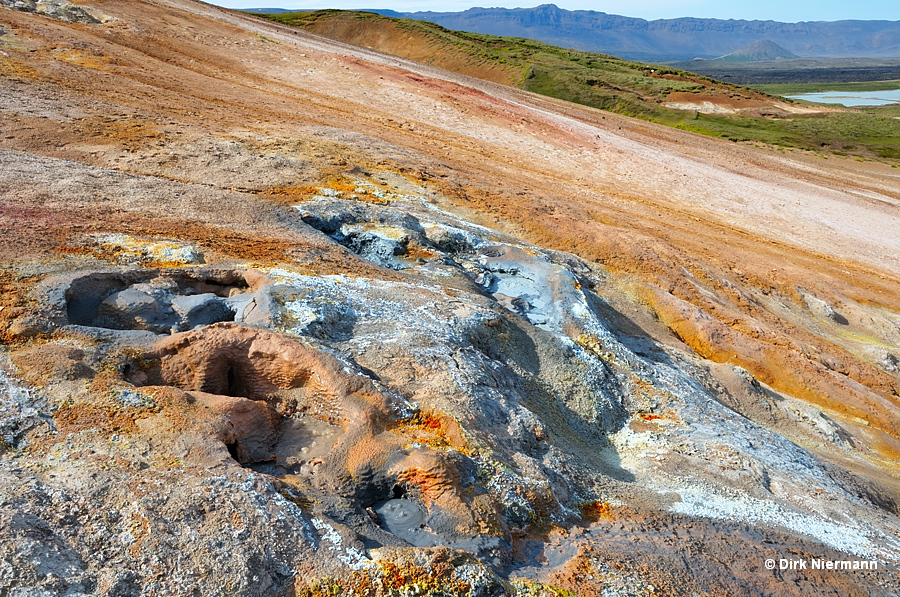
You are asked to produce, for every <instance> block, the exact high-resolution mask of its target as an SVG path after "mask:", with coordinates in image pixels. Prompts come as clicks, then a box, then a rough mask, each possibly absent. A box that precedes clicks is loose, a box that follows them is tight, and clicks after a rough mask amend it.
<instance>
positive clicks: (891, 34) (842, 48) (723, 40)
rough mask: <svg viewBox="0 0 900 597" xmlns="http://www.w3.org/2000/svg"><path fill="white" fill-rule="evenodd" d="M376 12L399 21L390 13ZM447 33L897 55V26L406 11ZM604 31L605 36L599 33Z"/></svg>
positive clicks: (683, 50)
mask: <svg viewBox="0 0 900 597" xmlns="http://www.w3.org/2000/svg"><path fill="white" fill-rule="evenodd" d="M373 12H378V13H379V14H386V15H387V14H388V12H390V15H389V16H397V14H396V13H395V11H380V10H376V11H373ZM401 14H402V16H403V17H406V18H410V19H415V20H427V21H431V22H434V23H437V24H439V25H441V26H443V27H447V28H448V29H456V30H464V31H472V32H476V33H486V34H493V35H511V36H519V37H529V38H533V39H537V40H540V41H544V42H547V43H552V44H554V45H561V46H564V47H571V48H574V49H578V50H585V51H591V52H602V53H607V54H613V55H616V56H621V57H623V58H629V59H632V60H691V59H693V58H717V57H719V56H724V55H726V54H729V53H731V52H734V51H736V50H738V49H740V48H742V47H744V46H746V45H748V44H750V43H752V42H754V41H758V40H760V39H768V40H771V41H772V42H773V43H776V44H778V45H780V46H782V47H784V48H785V49H786V50H788V51H790V52H792V53H794V54H797V55H798V56H805V57H810V56H822V57H851V56H852V57H878V58H888V57H895V56H900V22H898V21H886V20H885V21H861V20H844V21H803V22H799V23H781V22H778V21H759V20H756V21H747V20H737V19H728V20H725V19H705V18H695V17H682V18H678V19H658V20H652V21H648V20H646V19H640V18H635V17H626V16H622V15H614V14H608V13H604V12H598V11H590V10H576V11H569V10H565V9H562V8H559V7H558V6H556V5H554V4H543V5H541V6H537V7H534V8H513V9H508V8H479V7H475V8H470V9H468V10H465V11H462V12H406V13H401ZM600 31H602V35H600V34H599V33H598V32H600Z"/></svg>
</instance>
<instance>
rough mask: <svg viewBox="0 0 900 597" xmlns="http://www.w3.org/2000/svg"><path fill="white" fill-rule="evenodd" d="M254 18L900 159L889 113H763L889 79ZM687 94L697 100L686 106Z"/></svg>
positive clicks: (643, 114)
mask: <svg viewBox="0 0 900 597" xmlns="http://www.w3.org/2000/svg"><path fill="white" fill-rule="evenodd" d="M257 16H260V17H265V18H268V19H271V20H274V21H277V22H279V23H283V24H285V25H291V26H296V27H302V28H305V29H310V30H312V31H315V32H317V33H322V34H328V32H329V31H335V30H339V28H327V27H324V26H326V25H329V24H333V23H329V21H330V20H334V19H339V20H344V21H345V22H349V23H352V24H357V25H358V24H359V23H361V22H362V23H365V22H367V21H369V22H379V23H380V24H381V25H393V26H394V27H395V28H396V30H397V31H398V33H401V32H402V33H403V34H404V37H405V38H407V39H405V40H403V41H402V42H401V40H400V39H399V37H400V36H399V35H398V41H397V44H396V49H395V51H394V52H393V53H396V54H398V55H400V56H403V55H404V54H403V51H404V50H403V47H404V44H408V43H409V39H408V38H409V34H413V36H414V37H415V36H419V39H420V40H421V41H422V42H423V44H427V46H428V47H429V48H431V51H433V53H434V56H435V58H434V59H430V60H428V62H430V63H433V64H441V63H440V62H439V61H438V60H437V58H440V57H446V56H455V57H456V58H459V59H458V60H456V61H455V62H454V65H455V66H453V68H454V69H455V70H458V71H459V72H463V73H467V72H472V71H467V68H468V67H469V66H472V67H478V66H494V67H500V68H502V69H504V70H505V71H506V72H508V73H509V74H510V75H509V80H508V83H509V84H511V85H514V86H517V87H520V88H522V89H525V90H528V91H533V92H535V93H540V94H543V95H547V96H550V97H555V98H558V99H562V100H566V101H570V102H575V103H578V104H582V105H586V106H591V107H594V108H600V109H602V110H607V111H610V112H615V113H618V114H623V115H626V116H633V117H637V118H641V119H644V120H648V121H651V122H657V123H660V124H664V125H667V126H672V127H676V128H680V129H683V130H688V131H693V132H696V133H701V134H704V135H710V136H714V137H720V138H723V139H729V140H732V141H736V142H752V143H765V144H770V145H777V146H781V147H783V148H799V149H805V150H810V151H816V152H826V153H836V154H839V155H854V156H860V157H865V158H877V159H886V160H900V119H898V118H896V116H898V115H900V107H898V106H884V107H876V108H860V109H853V110H839V111H828V112H819V113H809V114H795V113H789V112H785V111H783V110H778V109H774V108H771V107H766V106H767V105H768V106H772V105H773V104H774V103H775V102H776V101H777V100H778V99H779V98H777V97H773V96H771V95H767V93H779V94H787V93H803V92H815V91H821V90H826V91H830V90H841V91H843V90H853V91H861V90H872V91H877V90H883V89H895V88H896V86H897V82H884V83H844V84H819V83H816V84H807V85H800V84H798V85H768V86H756V87H755V89H751V88H749V87H742V86H738V85H732V84H729V83H723V82H720V81H715V80H713V79H710V78H708V77H704V76H702V75H697V74H694V73H690V72H687V71H684V70H681V69H677V68H672V67H667V66H658V65H651V64H643V63H639V62H632V61H629V60H623V59H620V58H616V57H614V56H608V55H605V54H595V53H591V52H581V51H577V50H572V49H565V48H560V47H557V46H552V45H550V44H546V43H543V42H539V41H535V40H531V39H524V38H518V37H499V36H495V35H484V34H479V33H468V32H459V31H450V30H448V29H444V28H443V27H441V26H439V25H435V24H433V23H428V22H426V21H415V20H411V19H394V18H390V17H384V16H381V15H378V14H375V13H366V12H349V11H340V10H321V11H308V12H290V13H280V14H257ZM331 35H336V34H334V33H331ZM338 39H339V38H338ZM339 40H340V39H339ZM340 41H349V40H347V39H343V40H340ZM459 65H462V66H459ZM677 92H681V93H682V94H689V95H681V97H680V98H679V100H678V102H679V103H682V104H683V103H692V102H696V103H702V102H703V101H706V100H708V99H710V98H711V97H712V98H715V99H718V100H724V101H726V102H738V103H741V102H744V103H745V105H746V104H748V103H749V104H752V105H758V106H762V108H760V109H753V110H749V111H746V112H742V113H740V114H722V113H717V114H701V113H699V112H697V111H694V110H679V109H673V108H669V107H666V106H665V105H664V103H665V102H666V101H667V100H671V99H672V98H671V97H670V95H671V94H672V93H677ZM692 95H695V96H696V98H695V99H692V98H691V96H692ZM686 98H689V99H686ZM784 101H786V102H787V103H792V102H790V100H784ZM806 105H809V104H806ZM831 108H832V109H834V106H832V107H831Z"/></svg>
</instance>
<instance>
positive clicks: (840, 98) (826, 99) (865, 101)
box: [785, 89, 900, 108]
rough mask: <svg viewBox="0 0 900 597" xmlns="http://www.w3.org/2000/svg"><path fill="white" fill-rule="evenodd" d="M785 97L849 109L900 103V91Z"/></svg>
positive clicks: (807, 94) (828, 93)
mask: <svg viewBox="0 0 900 597" xmlns="http://www.w3.org/2000/svg"><path fill="white" fill-rule="evenodd" d="M785 97H787V98H790V99H800V100H806V101H808V102H818V103H820V104H842V105H844V106H847V107H848V108H849V107H852V106H884V105H885V104H896V103H900V89H894V90H892V91H823V92H822V93H801V94H800V95H786V96H785Z"/></svg>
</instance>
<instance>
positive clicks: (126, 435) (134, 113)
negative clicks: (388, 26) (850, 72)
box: [0, 0, 900, 597]
mask: <svg viewBox="0 0 900 597" xmlns="http://www.w3.org/2000/svg"><path fill="white" fill-rule="evenodd" d="M382 45H384V44H382ZM674 99H677V100H678V101H679V102H681V103H682V104H683V103H685V102H686V101H687V102H688V103H689V101H690V98H688V99H685V98H684V97H682V96H679V97H678V98H673V101H674ZM707 100H708V98H706V99H703V101H707ZM698 101H700V100H698ZM715 101H717V102H719V104H721V103H722V102H725V99H723V98H722V97H718V99H716V100H715ZM760 101H762V100H760ZM701 103H702V101H701ZM756 107H757V108H758V106H756ZM772 108H773V109H778V110H781V111H782V112H784V113H789V112H790V111H791V110H807V111H808V110H813V109H814V108H798V107H794V106H793V105H787V104H783V103H779V102H776V103H774V104H773V106H772ZM896 165H897V162H896V161H895V162H894V163H892V162H891V161H890V160H875V159H866V160H863V159H857V158H852V157H842V156H839V155H834V154H826V153H817V152H813V151H802V150H794V151H790V150H784V149H780V150H779V149H777V148H775V147H772V146H766V145H761V144H755V143H740V142H732V141H727V140H724V139H717V138H712V137H706V136H700V135H697V134H694V133H691V132H687V131H682V130H677V129H674V128H667V127H663V126H661V125H657V124H653V123H649V122H644V121H639V120H635V119H631V118H628V117H625V116H620V115H617V114H613V113H611V112H603V111H600V110H596V109H592V108H588V107H584V106H580V105H576V104H570V103H567V102H564V101H561V100H556V99H551V98H549V97H544V96H540V95H535V94H532V93H529V92H526V91H522V90H519V89H516V88H514V87H510V86H505V85H502V84H498V83H495V82H489V81H486V80H483V79H476V78H469V77H467V76H465V75H462V74H457V73H453V72H451V71H447V70H441V69H438V68H436V67H433V66H428V65H425V64H422V63H418V62H413V61H410V60H407V59H404V58H398V57H394V56H391V55H389V54H386V53H381V52H376V51H375V50H371V49H367V48H366V47H364V46H354V45H348V44H344V43H341V42H337V41H332V40H329V39H326V38H323V37H317V36H315V35H313V34H311V33H309V32H306V31H303V30H300V29H297V28H293V27H289V26H285V25H281V24H278V23H274V22H270V21H267V20H265V19H262V18H259V17H256V16H252V15H246V14H242V13H237V12H232V11H228V10H225V9H220V8H216V7H213V6H210V5H207V4H203V3H200V2H194V1H191V0H152V1H150V0H84V1H81V0H80V1H79V2H78V3H77V4H70V3H67V2H64V1H63V0H42V1H38V2H36V3H35V2H32V1H31V0H0V595H2V596H7V595H8V596H10V597H50V596H56V595H60V596H69V597H76V596H82V595H102V596H123V597H124V596H151V595H152V596H157V595H158V596H169V595H177V596H181V595H184V596H190V597H194V596H204V597H205V596H224V595H242V596H244V595H246V596H268V595H273V596H297V597H300V596H310V597H311V596H318V595H328V596H337V595H347V596H349V595H354V596H360V597H362V596H369V597H375V596H397V597H399V596H403V597H405V596H413V595H433V596H457V595H459V596H468V597H494V596H496V597H500V596H509V597H513V596H515V597H571V596H573V595H576V596H579V597H594V596H597V597H599V596H603V597H616V596H622V597H625V596H648V595H651V596H652V595H656V596H692V595H698V596H700V595H715V596H744V595H747V596H767V595H772V596H779V597H780V596H788V597H793V596H808V595H810V596H811V595H815V596H818V595H821V596H826V595H827V596H835V597H844V596H890V595H898V594H900V259H898V254H900V232H898V231H900V169H898V168H897V167H896ZM773 567H774V569H772V568H773Z"/></svg>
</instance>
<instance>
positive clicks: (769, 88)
mask: <svg viewBox="0 0 900 597" xmlns="http://www.w3.org/2000/svg"><path fill="white" fill-rule="evenodd" d="M748 87H751V88H752V89H756V90H757V91H762V92H763V93H770V94H772V95H796V94H799V93H822V92H823V91H893V90H894V89H900V81H862V82H859V83H772V84H770V85H748Z"/></svg>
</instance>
